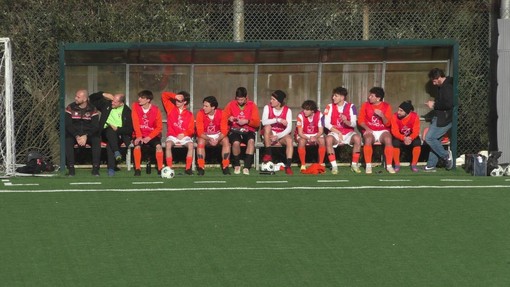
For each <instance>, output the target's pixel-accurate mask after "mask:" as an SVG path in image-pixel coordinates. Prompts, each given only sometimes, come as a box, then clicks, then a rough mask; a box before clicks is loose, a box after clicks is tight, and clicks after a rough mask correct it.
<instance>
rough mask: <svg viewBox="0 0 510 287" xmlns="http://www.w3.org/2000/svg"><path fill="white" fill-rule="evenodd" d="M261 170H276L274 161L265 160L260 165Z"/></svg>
mask: <svg viewBox="0 0 510 287" xmlns="http://www.w3.org/2000/svg"><path fill="white" fill-rule="evenodd" d="M260 170H261V171H274V163H273V162H272V161H268V162H263V163H262V164H261V165H260Z"/></svg>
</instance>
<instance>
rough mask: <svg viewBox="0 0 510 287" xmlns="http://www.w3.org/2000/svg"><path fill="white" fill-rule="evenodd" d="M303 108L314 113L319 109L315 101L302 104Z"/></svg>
mask: <svg viewBox="0 0 510 287" xmlns="http://www.w3.org/2000/svg"><path fill="white" fill-rule="evenodd" d="M301 108H302V109H303V110H308V111H314V112H315V111H316V110H317V109H318V107H317V103H316V102H315V101H313V100H306V101H304V102H303V104H301Z"/></svg>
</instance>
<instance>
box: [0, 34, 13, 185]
mask: <svg viewBox="0 0 510 287" xmlns="http://www.w3.org/2000/svg"><path fill="white" fill-rule="evenodd" d="M0 57H1V60H0V174H1V175H8V176H11V175H14V174H15V172H16V147H15V145H16V141H15V137H14V109H13V94H14V87H13V67H12V49H11V41H10V39H9V38H1V37H0Z"/></svg>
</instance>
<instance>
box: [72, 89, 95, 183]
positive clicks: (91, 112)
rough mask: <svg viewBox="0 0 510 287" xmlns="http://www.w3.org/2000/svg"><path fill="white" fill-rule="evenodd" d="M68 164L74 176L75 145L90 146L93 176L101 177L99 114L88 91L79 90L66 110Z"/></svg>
mask: <svg viewBox="0 0 510 287" xmlns="http://www.w3.org/2000/svg"><path fill="white" fill-rule="evenodd" d="M65 113H66V116H65V130H66V134H65V141H66V146H65V149H66V164H67V168H68V171H69V176H74V173H75V170H74V145H75V144H78V147H85V146H86V144H90V147H91V150H92V174H93V175H95V176H99V164H100V157H101V139H100V135H99V131H100V127H99V121H98V119H99V112H98V110H97V108H96V107H94V106H93V105H91V104H90V100H89V93H88V92H87V90H84V89H82V90H78V91H77V92H76V94H75V96H74V102H72V103H70V104H69V105H68V106H67V107H66V110H65Z"/></svg>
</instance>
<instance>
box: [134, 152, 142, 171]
mask: <svg viewBox="0 0 510 287" xmlns="http://www.w3.org/2000/svg"><path fill="white" fill-rule="evenodd" d="M133 157H134V159H135V169H141V167H140V166H141V165H142V149H140V148H135V150H133Z"/></svg>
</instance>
